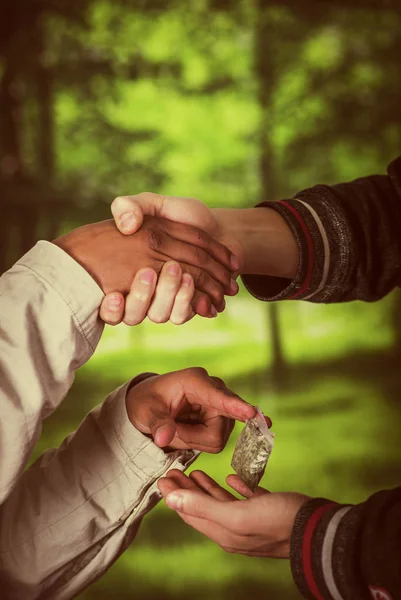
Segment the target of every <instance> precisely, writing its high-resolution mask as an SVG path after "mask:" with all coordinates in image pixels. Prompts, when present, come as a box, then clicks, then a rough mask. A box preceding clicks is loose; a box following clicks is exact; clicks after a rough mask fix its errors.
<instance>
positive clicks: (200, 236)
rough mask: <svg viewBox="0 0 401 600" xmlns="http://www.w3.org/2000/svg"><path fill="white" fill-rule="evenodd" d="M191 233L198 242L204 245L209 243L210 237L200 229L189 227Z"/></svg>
mask: <svg viewBox="0 0 401 600" xmlns="http://www.w3.org/2000/svg"><path fill="white" fill-rule="evenodd" d="M188 230H189V233H190V234H191V235H192V236H193V237H194V238H196V240H197V241H198V242H200V243H202V244H206V243H207V241H208V239H209V238H208V235H207V234H206V233H205V232H204V231H203V230H202V229H199V227H195V226H194V225H190V226H189V227H188Z"/></svg>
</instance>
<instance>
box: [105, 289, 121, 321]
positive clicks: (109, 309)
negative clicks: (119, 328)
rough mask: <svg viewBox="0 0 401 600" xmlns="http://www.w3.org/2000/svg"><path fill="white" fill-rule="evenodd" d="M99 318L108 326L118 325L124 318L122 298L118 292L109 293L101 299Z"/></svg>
mask: <svg viewBox="0 0 401 600" xmlns="http://www.w3.org/2000/svg"><path fill="white" fill-rule="evenodd" d="M99 316H100V318H101V319H102V321H104V322H105V323H107V324H108V325H118V324H119V323H121V321H122V319H123V316H124V296H123V295H122V294H120V293H119V292H111V293H110V294H107V296H106V297H105V298H103V301H102V304H101V305H100V311H99Z"/></svg>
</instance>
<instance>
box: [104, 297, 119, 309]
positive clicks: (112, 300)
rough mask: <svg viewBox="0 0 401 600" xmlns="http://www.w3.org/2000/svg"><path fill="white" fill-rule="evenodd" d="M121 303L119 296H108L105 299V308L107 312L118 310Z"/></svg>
mask: <svg viewBox="0 0 401 600" xmlns="http://www.w3.org/2000/svg"><path fill="white" fill-rule="evenodd" d="M122 302H123V299H122V298H121V296H109V297H108V298H107V308H108V309H109V310H118V309H119V308H120V306H121V304H122Z"/></svg>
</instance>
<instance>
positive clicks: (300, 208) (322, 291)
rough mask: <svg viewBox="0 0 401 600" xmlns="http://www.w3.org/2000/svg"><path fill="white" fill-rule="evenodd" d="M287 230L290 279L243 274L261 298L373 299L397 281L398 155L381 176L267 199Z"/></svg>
mask: <svg viewBox="0 0 401 600" xmlns="http://www.w3.org/2000/svg"><path fill="white" fill-rule="evenodd" d="M261 206H268V207H269V208H272V209H274V210H276V211H277V212H279V213H280V214H281V216H282V217H283V218H284V219H285V220H286V221H287V223H288V225H289V227H290V228H291V230H292V232H293V234H294V236H295V238H296V240H297V243H298V248H299V257H300V260H299V267H298V272H297V275H296V277H295V278H294V279H293V280H292V281H290V280H285V279H279V278H275V277H264V276H260V275H246V276H244V277H243V281H244V284H245V286H246V287H247V289H248V290H249V291H250V293H251V294H253V295H254V296H255V297H257V298H259V299H260V300H266V301H276V300H285V299H287V300H309V301H311V302H322V303H330V302H347V301H350V300H364V301H367V302H372V301H375V300H378V299H379V298H382V297H383V296H385V295H386V294H387V293H389V292H390V291H391V290H392V289H394V288H395V287H396V286H399V285H400V282H401V157H400V158H397V159H396V160H394V161H393V162H392V163H391V164H390V166H389V168H388V174H387V175H373V176H371V177H364V178H361V179H357V180H355V181H352V182H349V183H343V184H339V185H335V186H326V185H317V186H315V187H312V188H309V189H307V190H304V191H302V192H300V193H299V194H297V195H296V196H295V198H293V199H291V200H281V201H278V202H265V203H262V205H261Z"/></svg>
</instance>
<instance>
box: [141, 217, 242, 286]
mask: <svg viewBox="0 0 401 600" xmlns="http://www.w3.org/2000/svg"><path fill="white" fill-rule="evenodd" d="M166 223H167V225H166V224H164V225H163V227H164V229H165V232H166V235H165V236H163V237H162V238H161V244H162V246H161V248H154V247H153V248H152V249H153V250H158V249H159V250H160V251H161V252H163V253H164V254H166V255H167V256H169V257H170V258H172V259H174V260H179V261H180V263H185V264H187V265H191V266H193V267H198V268H200V269H202V270H203V271H205V272H206V273H208V274H209V275H210V277H212V278H213V279H214V280H216V281H218V282H219V283H220V285H221V286H222V287H223V289H224V291H225V293H226V294H228V295H231V296H233V295H235V294H236V293H237V292H238V289H239V288H238V284H237V282H236V281H235V280H234V279H233V278H232V274H231V271H230V270H229V269H227V268H226V267H225V266H223V265H221V264H220V263H219V262H217V260H215V259H214V258H213V256H211V255H210V254H208V253H207V252H206V251H205V250H203V249H202V248H199V247H198V246H196V245H193V244H190V243H187V242H183V241H181V240H180V239H179V238H177V237H175V231H176V229H175V228H178V227H180V228H182V227H183V225H181V224H175V223H170V222H168V221H166ZM172 230H173V231H172ZM157 242H158V238H156V244H157ZM152 244H153V246H154V244H155V239H154V236H153V238H152V237H150V246H151V247H152ZM195 286H196V282H195ZM196 287H198V286H196Z"/></svg>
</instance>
